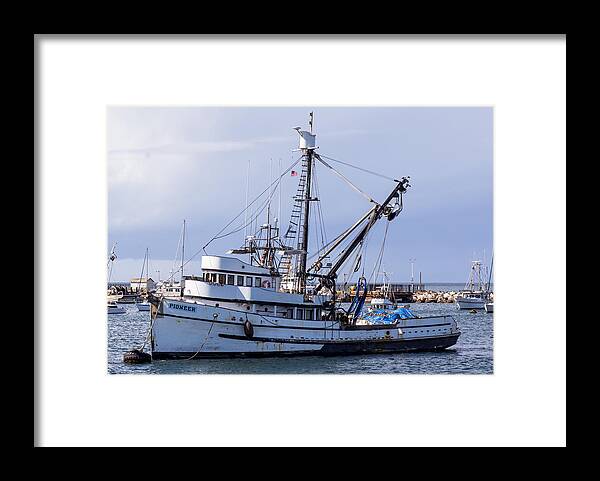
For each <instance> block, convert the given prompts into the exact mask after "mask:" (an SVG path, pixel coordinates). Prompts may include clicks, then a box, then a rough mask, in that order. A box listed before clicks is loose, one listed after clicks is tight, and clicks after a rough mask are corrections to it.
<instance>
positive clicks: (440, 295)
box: [413, 291, 458, 304]
mask: <svg viewBox="0 0 600 481" xmlns="http://www.w3.org/2000/svg"><path fill="white" fill-rule="evenodd" d="M457 295H458V292H457V291H446V292H441V291H417V292H415V293H414V294H413V302H437V303H440V304H443V303H446V304H450V303H453V302H454V301H456V296H457Z"/></svg>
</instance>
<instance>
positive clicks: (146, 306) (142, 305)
mask: <svg viewBox="0 0 600 481" xmlns="http://www.w3.org/2000/svg"><path fill="white" fill-rule="evenodd" d="M150 305H151V304H150V303H149V302H148V301H142V302H136V303H135V306H136V307H137V308H138V311H140V312H146V311H149V310H150Z"/></svg>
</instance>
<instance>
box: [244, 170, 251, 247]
mask: <svg viewBox="0 0 600 481" xmlns="http://www.w3.org/2000/svg"><path fill="white" fill-rule="evenodd" d="M249 190H250V159H248V170H247V172H246V210H245V211H244V243H246V237H248V192H249Z"/></svg>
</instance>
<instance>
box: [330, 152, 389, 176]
mask: <svg viewBox="0 0 600 481" xmlns="http://www.w3.org/2000/svg"><path fill="white" fill-rule="evenodd" d="M319 155H320V156H321V157H325V158H326V159H327V160H333V161H334V162H338V163H340V164H344V165H347V166H348V167H352V168H353V169H358V170H362V171H363V172H366V173H367V174H372V175H376V176H377V177H381V178H382V179H386V180H391V181H392V182H400V181H399V180H398V179H393V178H391V177H388V176H387V175H383V174H379V173H377V172H373V171H372V170H368V169H364V168H362V167H358V166H356V165H352V164H349V163H348V162H342V161H341V160H338V159H333V158H331V157H327V156H326V155H323V154H319Z"/></svg>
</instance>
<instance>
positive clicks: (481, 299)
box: [456, 291, 487, 309]
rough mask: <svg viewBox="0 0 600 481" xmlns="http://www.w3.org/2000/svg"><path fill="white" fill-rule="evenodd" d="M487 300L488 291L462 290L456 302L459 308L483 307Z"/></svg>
mask: <svg viewBox="0 0 600 481" xmlns="http://www.w3.org/2000/svg"><path fill="white" fill-rule="evenodd" d="M486 301H487V293H486V292H483V291H480V292H473V291H470V292H460V293H459V294H458V295H457V296H456V304H457V305H458V308H459V309H483V308H484V307H485V303H486Z"/></svg>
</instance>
